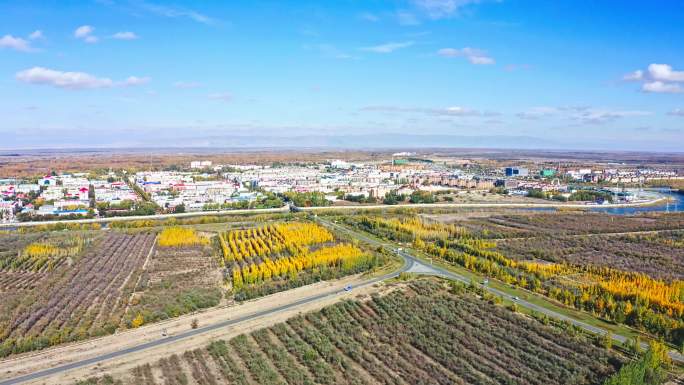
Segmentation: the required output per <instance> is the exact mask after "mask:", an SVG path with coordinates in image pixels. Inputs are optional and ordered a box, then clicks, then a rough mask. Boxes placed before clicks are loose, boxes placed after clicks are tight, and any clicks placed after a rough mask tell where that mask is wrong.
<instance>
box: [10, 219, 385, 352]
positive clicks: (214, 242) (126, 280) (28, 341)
mask: <svg viewBox="0 0 684 385" xmlns="http://www.w3.org/2000/svg"><path fill="white" fill-rule="evenodd" d="M224 229H225V230H224V231H223V232H210V231H197V230H195V229H194V228H192V227H188V226H185V227H180V226H171V227H164V228H151V229H150V228H126V229H117V230H109V231H90V232H31V233H27V234H2V235H0V236H2V237H3V238H2V239H3V240H5V242H3V243H2V249H0V292H2V294H3V301H2V302H1V303H0V312H1V314H0V357H5V356H8V355H11V354H17V353H23V352H27V351H32V350H39V349H44V348H47V347H50V346H55V345H59V344H62V343H66V342H73V341H80V340H84V339H87V338H91V337H97V336H102V335H107V334H112V333H114V332H115V331H117V330H125V329H130V328H137V327H140V326H142V325H146V324H149V323H153V322H158V321H162V320H166V319H169V318H174V317H178V316H180V315H183V314H188V313H191V312H194V311H197V310H200V309H205V308H209V307H213V306H217V305H219V304H224V305H229V304H231V303H233V302H234V301H241V300H245V299H251V298H256V297H260V296H263V295H267V294H271V293H275V292H278V291H283V290H287V289H290V288H294V287H299V286H303V285H307V284H310V283H314V282H318V281H321V280H329V279H333V278H339V277H342V276H345V275H350V274H355V273H359V272H362V271H367V270H369V269H372V268H374V267H377V266H380V265H382V264H383V263H384V262H386V261H387V257H386V256H385V255H384V254H382V253H378V252H376V251H372V250H362V249H361V248H359V247H358V246H356V245H354V244H352V243H351V242H347V241H345V240H343V239H338V238H336V236H335V235H334V234H333V233H331V232H330V231H328V230H327V229H325V228H323V227H320V226H318V225H315V224H312V223H308V222H304V221H289V222H276V223H273V224H271V223H269V224H263V225H258V226H257V227H255V228H247V229H244V228H243V229H234V228H232V227H228V226H226V227H224ZM224 246H225V247H224ZM236 283H237V285H236Z"/></svg>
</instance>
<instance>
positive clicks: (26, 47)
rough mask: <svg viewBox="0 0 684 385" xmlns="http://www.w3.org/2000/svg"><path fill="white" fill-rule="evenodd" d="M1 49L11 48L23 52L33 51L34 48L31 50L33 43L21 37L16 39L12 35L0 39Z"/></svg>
mask: <svg viewBox="0 0 684 385" xmlns="http://www.w3.org/2000/svg"><path fill="white" fill-rule="evenodd" d="M0 48H9V49H13V50H15V51H21V52H31V51H33V48H31V43H29V42H28V41H26V40H24V39H22V38H20V37H14V36H12V35H5V36H3V37H0Z"/></svg>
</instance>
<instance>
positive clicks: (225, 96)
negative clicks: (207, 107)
mask: <svg viewBox="0 0 684 385" xmlns="http://www.w3.org/2000/svg"><path fill="white" fill-rule="evenodd" d="M209 99H211V100H218V101H222V102H230V101H232V100H233V95H231V94H229V93H228V92H216V93H213V94H209Z"/></svg>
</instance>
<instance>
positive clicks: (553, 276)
mask: <svg viewBox="0 0 684 385" xmlns="http://www.w3.org/2000/svg"><path fill="white" fill-rule="evenodd" d="M561 215H562V214H559V216H561ZM670 218H671V217H667V218H666V222H667V221H668V220H669V219H670ZM340 220H344V221H346V223H347V224H348V225H352V226H356V227H358V228H359V229H361V230H365V231H368V232H370V233H373V234H375V235H377V236H379V237H381V238H385V239H390V240H393V241H395V242H405V243H409V244H412V246H413V247H414V248H415V249H418V250H420V251H422V252H424V253H426V254H428V255H430V256H432V257H434V258H439V259H441V260H443V261H445V262H447V263H450V264H455V265H459V266H461V267H464V268H466V269H468V270H471V271H473V272H475V273H478V274H480V275H483V276H485V277H491V278H495V279H497V280H499V281H501V282H503V283H504V284H507V285H514V286H517V287H521V288H524V289H527V290H530V291H532V292H535V293H538V294H541V295H544V296H547V297H549V298H551V299H552V300H554V301H556V302H558V303H560V304H563V305H565V306H568V307H574V308H577V309H580V310H584V311H587V312H589V313H590V314H593V315H594V316H596V317H599V318H602V319H604V320H607V321H611V322H616V323H618V324H626V325H629V326H632V327H635V328H637V329H639V330H641V331H644V332H647V333H650V334H651V335H653V336H656V338H663V339H665V340H666V341H668V342H670V343H672V344H673V345H674V346H681V344H682V343H684V302H682V298H683V297H682V293H684V281H682V280H680V279H678V277H680V275H679V274H681V270H678V269H679V268H678V267H679V266H681V263H682V262H681V261H682V259H684V255H683V254H682V252H681V248H680V246H679V245H680V242H681V240H680V235H679V234H678V233H672V234H670V233H669V232H668V233H665V234H663V233H658V234H657V235H653V234H648V235H643V237H644V238H643V239H639V237H634V238H630V241H631V242H632V243H633V244H632V245H631V246H630V248H627V247H624V246H623V247H622V250H618V249H617V247H615V249H614V250H613V254H614V255H613V256H612V257H611V256H610V254H609V253H605V255H606V256H607V257H606V258H604V257H603V255H604V253H603V252H601V249H600V247H601V245H603V243H601V242H604V243H605V244H607V245H609V244H611V243H610V242H613V238H609V240H603V238H602V237H607V236H598V237H596V236H592V237H590V238H591V240H588V241H587V242H586V246H587V248H588V250H589V251H587V255H590V256H592V258H585V259H580V258H578V259H575V260H572V259H570V258H568V259H567V260H560V261H553V260H545V259H542V258H543V257H544V256H545V255H552V254H553V253H559V255H560V254H561V253H568V254H571V253H572V252H573V249H572V248H566V246H568V245H563V244H562V240H564V239H571V240H573V242H579V241H577V239H580V240H581V239H582V238H583V237H588V236H586V235H585V236H569V235H566V236H558V237H557V238H553V237H550V236H544V237H535V238H523V239H504V240H498V239H497V240H495V239H486V238H481V237H479V236H478V235H477V233H473V232H472V231H471V230H469V229H468V228H467V227H465V226H461V223H460V222H457V223H449V224H444V223H440V222H434V221H429V222H426V221H424V220H421V219H420V218H419V217H417V216H415V215H404V216H396V217H390V218H387V217H376V216H367V217H343V218H340ZM547 221H548V219H547ZM655 226H659V225H658V224H657V223H656V224H655ZM651 227H653V226H651ZM648 236H650V238H647V237H648ZM613 237H620V236H613ZM550 238H553V239H552V240H548V239H550ZM594 238H600V239H598V240H595V239H594ZM618 239H619V238H618ZM540 240H545V241H544V242H546V243H543V244H541V245H540V248H539V249H530V250H529V251H527V249H526V248H527V247H530V246H534V245H535V242H542V241H540ZM609 241H610V242H609ZM648 242H651V243H659V244H660V245H661V248H660V249H658V248H653V249H651V250H649V247H648ZM509 244H514V245H516V246H517V247H518V248H517V249H514V248H513V247H511V246H508V245H509ZM507 247H508V248H507ZM555 248H558V249H555ZM663 248H665V249H666V250H667V251H662V250H663ZM606 250H608V249H606ZM634 250H641V254H637V253H635V252H634ZM659 250H661V251H659ZM574 251H577V250H574ZM509 254H510V255H509ZM599 256H600V257H599ZM657 256H660V260H658V259H656V258H657ZM639 258H643V259H644V261H645V263H641V261H640V259H639ZM651 259H654V261H652V260H651ZM661 264H663V266H660V265H661ZM636 265H640V267H639V268H636V269H633V268H632V266H636ZM623 269H624V270H623ZM667 270H671V272H668V271H667ZM645 273H651V275H648V274H645ZM661 277H670V278H671V279H665V280H663V279H661Z"/></svg>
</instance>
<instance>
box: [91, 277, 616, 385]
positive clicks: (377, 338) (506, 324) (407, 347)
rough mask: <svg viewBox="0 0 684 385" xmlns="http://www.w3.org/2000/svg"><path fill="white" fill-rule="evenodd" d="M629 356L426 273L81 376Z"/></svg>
mask: <svg viewBox="0 0 684 385" xmlns="http://www.w3.org/2000/svg"><path fill="white" fill-rule="evenodd" d="M425 309H431V311H424V310H425ZM622 362H623V361H622V359H621V358H620V357H618V356H617V355H615V354H613V353H611V352H609V351H606V350H604V349H603V348H598V347H595V346H594V345H592V344H591V342H590V341H588V340H587V339H585V338H584V337H582V336H579V335H577V336H574V337H573V336H570V335H569V332H568V331H563V330H560V329H557V328H555V327H552V326H545V325H544V324H542V323H541V322H539V321H537V320H535V319H531V318H528V317H525V316H522V315H520V314H518V313H515V312H512V311H510V310H508V309H507V308H505V307H502V306H499V305H494V304H492V303H490V302H487V301H485V300H483V299H481V298H479V297H478V296H476V295H475V294H474V293H472V292H469V291H467V290H466V289H465V288H464V287H461V286H458V285H453V286H450V285H448V284H446V283H445V282H444V281H441V280H437V279H424V280H418V281H412V282H411V283H409V284H401V285H400V284H397V286H396V288H395V289H394V290H388V292H386V293H385V294H382V295H374V296H372V297H370V298H369V297H366V299H364V300H349V301H344V302H340V303H338V304H335V305H331V306H328V307H326V308H324V309H323V310H322V311H319V312H313V313H308V314H306V315H303V316H297V317H295V318H291V319H289V320H288V321H287V322H285V323H280V324H276V325H275V326H272V327H269V328H266V329H261V330H257V331H255V332H252V333H250V334H243V335H240V336H238V337H235V338H233V339H230V340H228V341H224V340H218V341H214V342H212V343H211V344H210V345H208V346H206V347H205V348H202V349H195V350H190V351H186V352H178V353H176V354H173V355H170V356H169V357H163V358H161V359H159V360H158V361H157V362H156V363H153V364H146V365H143V366H140V367H137V368H135V369H133V370H131V371H130V372H129V373H128V374H127V375H123V376H121V377H119V378H111V377H103V378H99V379H98V378H92V379H88V380H84V381H81V382H79V384H81V385H84V384H106V383H120V384H128V383H136V384H218V383H238V384H499V383H509V384H523V383H524V384H550V385H553V384H601V383H603V381H604V380H605V379H606V378H607V377H609V376H610V375H612V374H613V373H614V372H615V371H616V370H617V369H618V368H619V367H620V366H621V365H622Z"/></svg>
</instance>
